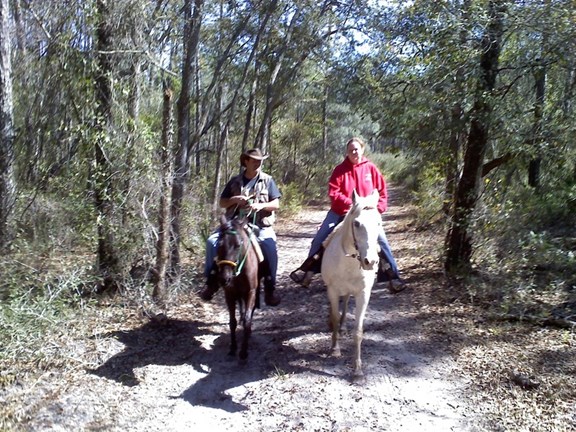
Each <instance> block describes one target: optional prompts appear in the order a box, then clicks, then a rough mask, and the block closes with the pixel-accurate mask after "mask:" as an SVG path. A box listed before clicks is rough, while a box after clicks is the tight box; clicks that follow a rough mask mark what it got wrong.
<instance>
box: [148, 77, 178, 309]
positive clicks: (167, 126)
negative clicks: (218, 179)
mask: <svg viewBox="0 0 576 432" xmlns="http://www.w3.org/2000/svg"><path fill="white" fill-rule="evenodd" d="M172 123H173V119H172V89H171V88H170V85H169V84H168V83H166V82H165V83H164V104H163V115H162V142H161V143H160V158H161V159H160V160H161V178H162V191H161V194H160V208H159V210H158V241H157V242H156V271H155V272H154V290H153V292H152V298H153V299H154V300H155V301H158V302H160V303H163V301H164V299H165V296H166V269H167V268H168V254H169V243H170V242H169V235H170V188H171V183H172V182H171V177H172V169H171V168H172V163H171V157H172V154H171V153H172Z"/></svg>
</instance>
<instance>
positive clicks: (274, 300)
mask: <svg viewBox="0 0 576 432" xmlns="http://www.w3.org/2000/svg"><path fill="white" fill-rule="evenodd" d="M275 288H276V287H275V286H274V283H273V282H272V277H271V276H266V278H265V279H264V302H265V303H266V304H267V305H268V306H278V305H279V304H280V302H281V301H282V300H281V299H280V297H279V296H277V295H275V294H274V290H275Z"/></svg>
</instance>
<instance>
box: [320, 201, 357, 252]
mask: <svg viewBox="0 0 576 432" xmlns="http://www.w3.org/2000/svg"><path fill="white" fill-rule="evenodd" d="M359 207H360V205H359V203H354V204H353V205H352V207H350V210H348V213H346V216H345V217H344V220H343V221H342V223H339V224H338V225H336V228H334V229H333V230H332V232H331V233H330V234H328V237H326V240H324V241H323V242H322V246H324V249H326V248H327V247H328V244H329V243H330V242H331V241H332V238H333V237H334V236H335V235H336V233H338V232H340V231H341V230H343V229H344V228H345V227H347V226H348V225H349V224H350V219H352V218H353V217H354V216H353V215H356V214H357V213H358V208H359Z"/></svg>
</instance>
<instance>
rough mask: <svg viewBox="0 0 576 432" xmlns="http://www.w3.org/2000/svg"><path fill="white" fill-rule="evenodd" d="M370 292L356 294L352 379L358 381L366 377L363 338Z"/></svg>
mask: <svg viewBox="0 0 576 432" xmlns="http://www.w3.org/2000/svg"><path fill="white" fill-rule="evenodd" d="M369 298H370V292H368V293H367V292H366V290H364V291H362V292H361V293H360V294H358V295H357V296H355V300H356V323H355V325H354V374H353V377H352V379H353V380H354V381H356V382H358V381H362V380H363V379H364V373H363V372H362V338H363V337H364V318H365V317H366V310H367V308H368V300H369Z"/></svg>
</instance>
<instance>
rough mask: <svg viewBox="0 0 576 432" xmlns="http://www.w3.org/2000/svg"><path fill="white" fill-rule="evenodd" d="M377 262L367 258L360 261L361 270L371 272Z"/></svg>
mask: <svg viewBox="0 0 576 432" xmlns="http://www.w3.org/2000/svg"><path fill="white" fill-rule="evenodd" d="M377 262H378V260H375V259H369V258H368V257H366V258H364V260H363V261H362V268H363V269H364V270H372V269H373V268H374V266H375V265H376V263H377Z"/></svg>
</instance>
